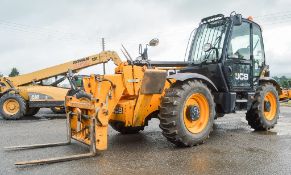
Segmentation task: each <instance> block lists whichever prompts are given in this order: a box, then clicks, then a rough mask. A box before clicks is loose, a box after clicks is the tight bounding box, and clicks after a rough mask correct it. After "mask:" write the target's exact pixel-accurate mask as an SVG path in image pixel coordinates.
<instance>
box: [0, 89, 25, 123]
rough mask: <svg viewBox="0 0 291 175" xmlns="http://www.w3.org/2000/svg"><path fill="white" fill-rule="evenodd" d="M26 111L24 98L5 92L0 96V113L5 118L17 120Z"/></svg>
mask: <svg viewBox="0 0 291 175" xmlns="http://www.w3.org/2000/svg"><path fill="white" fill-rule="evenodd" d="M25 113H26V103H25V100H24V99H23V98H22V97H21V96H20V95H18V94H12V93H7V94H4V95H3V96H2V97H1V98H0V115H1V116H2V117H3V118H4V119H6V120H17V119H19V118H21V117H23V116H24V114H25Z"/></svg>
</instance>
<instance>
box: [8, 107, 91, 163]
mask: <svg viewBox="0 0 291 175" xmlns="http://www.w3.org/2000/svg"><path fill="white" fill-rule="evenodd" d="M74 116H75V117H76V116H77V118H80V117H81V113H80V111H79V112H78V113H73V112H69V113H67V141H66V142H59V143H48V144H36V145H23V146H12V147H6V148H5V149H6V150H24V149H36V148H46V147H55V146H64V145H69V144H71V139H72V138H73V139H74V140H77V141H79V142H81V143H83V144H86V145H89V147H90V152H89V153H84V154H76V155H70V156H63V157H55V158H47V159H39V160H30V161H21V162H16V163H15V165H37V164H49V163H57V162H64V161H71V160H77V159H83V158H89V157H93V156H95V155H96V152H97V151H96V130H95V128H96V119H95V118H90V119H87V122H88V123H87V124H88V125H89V127H88V126H87V127H86V128H85V129H84V128H82V127H81V128H80V130H79V131H76V129H73V128H72V127H71V126H72V122H73V121H72V119H74ZM88 120H89V121H88ZM73 123H74V122H73ZM72 132H73V135H72ZM84 133H86V137H85V139H81V137H80V136H78V135H84ZM80 139H81V140H80Z"/></svg>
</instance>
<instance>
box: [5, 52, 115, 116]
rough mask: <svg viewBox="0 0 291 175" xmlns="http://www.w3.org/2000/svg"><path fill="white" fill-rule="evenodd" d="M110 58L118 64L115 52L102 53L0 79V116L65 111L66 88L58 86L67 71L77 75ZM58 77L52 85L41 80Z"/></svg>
mask: <svg viewBox="0 0 291 175" xmlns="http://www.w3.org/2000/svg"><path fill="white" fill-rule="evenodd" d="M110 59H112V60H113V61H114V63H115V64H116V65H118V64H119V63H120V62H121V60H120V58H119V57H118V55H116V54H115V52H101V53H100V54H95V55H91V56H88V57H84V58H81V59H77V60H73V61H70V62H67V63H63V64H59V65H56V66H52V67H49V68H45V69H42V70H38V71H35V72H31V73H28V74H23V75H19V76H16V77H2V78H0V117H3V118H4V119H8V120H15V119H19V118H21V117H23V116H30V115H35V114H36V113H37V112H38V111H39V109H40V108H51V109H52V111H53V112H55V113H59V112H61V111H62V109H63V111H64V98H65V96H66V94H67V92H68V90H69V89H68V88H63V87H60V86H58V84H60V83H61V82H63V81H64V80H65V79H66V78H67V76H66V74H67V72H68V70H71V71H72V72H73V73H76V72H78V71H80V70H82V69H85V68H87V67H90V66H94V65H97V64H101V63H106V62H108V61H109V60H110ZM51 77H57V78H58V77H61V78H58V79H56V81H54V82H52V83H51V84H44V83H43V81H44V80H46V79H48V78H51Z"/></svg>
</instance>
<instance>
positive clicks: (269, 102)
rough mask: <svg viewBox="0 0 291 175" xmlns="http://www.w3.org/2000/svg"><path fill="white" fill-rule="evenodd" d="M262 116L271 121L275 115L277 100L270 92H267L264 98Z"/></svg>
mask: <svg viewBox="0 0 291 175" xmlns="http://www.w3.org/2000/svg"><path fill="white" fill-rule="evenodd" d="M263 105H264V116H265V118H266V119H267V120H273V119H274V118H275V117H276V113H277V100H276V96H275V94H274V93H272V92H268V93H267V94H266V96H265V98H264V104H263Z"/></svg>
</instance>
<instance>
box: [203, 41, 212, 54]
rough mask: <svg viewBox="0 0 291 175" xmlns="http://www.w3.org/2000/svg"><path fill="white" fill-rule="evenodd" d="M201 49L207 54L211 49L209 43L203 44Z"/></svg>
mask: <svg viewBox="0 0 291 175" xmlns="http://www.w3.org/2000/svg"><path fill="white" fill-rule="evenodd" d="M202 49H203V51H204V52H209V51H210V50H211V49H212V45H211V44H210V43H205V44H204V45H203V48H202Z"/></svg>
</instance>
